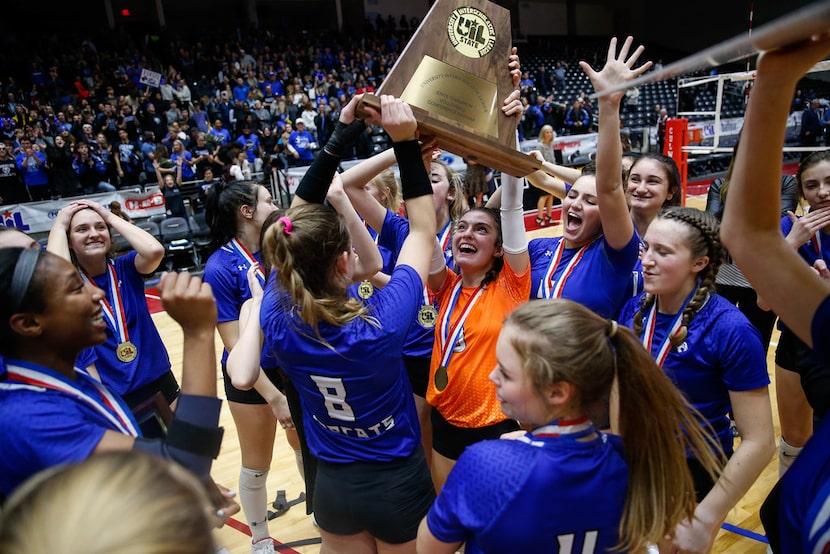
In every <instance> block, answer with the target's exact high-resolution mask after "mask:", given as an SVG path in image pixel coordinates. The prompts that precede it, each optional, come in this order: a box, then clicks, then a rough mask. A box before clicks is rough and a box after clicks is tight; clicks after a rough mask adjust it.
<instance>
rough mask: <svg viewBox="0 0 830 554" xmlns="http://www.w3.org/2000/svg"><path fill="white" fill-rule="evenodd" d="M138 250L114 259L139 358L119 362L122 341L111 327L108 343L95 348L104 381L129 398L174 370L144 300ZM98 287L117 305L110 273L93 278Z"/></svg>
mask: <svg viewBox="0 0 830 554" xmlns="http://www.w3.org/2000/svg"><path fill="white" fill-rule="evenodd" d="M137 255H138V253H137V252H136V251H132V252H129V253H128V254H124V255H123V256H121V257H120V258H116V259H115V260H113V263H114V264H115V265H114V267H115V275H116V276H117V278H118V286H119V288H120V289H121V300H122V302H123V304H124V315H125V316H126V318H127V330H128V332H129V339H130V342H132V343H133V344H134V345H135V346H136V350H137V353H136V357H135V359H134V360H133V361H131V362H122V361H121V360H119V359H118V354H117V350H118V344H119V342H120V339H119V338H118V336H116V334H115V331H114V330H113V328H112V327H111V326H109V325H108V326H107V340H106V341H105V342H104V343H103V344H99V345H97V346H94V347H93V348H94V349H95V355H96V356H97V360H95V368H96V369H97V370H98V374H99V375H100V376H101V382H102V383H104V384H105V385H107V386H108V387H109V388H110V389H112V390H114V391H115V392H116V393H118V395H119V396H125V395H127V394H129V393H131V392H133V391H135V390H138V389H139V388H141V387H143V386H144V385H147V384H150V383H152V382H153V381H155V380H156V379H158V378H159V377H161V376H162V375H164V374H166V373H168V372H169V371H170V358H169V357H168V355H167V348H165V346H164V343H163V342H162V340H161V336H159V332H158V329H156V325H155V323H153V318H152V317H151V316H150V310H149V309H148V308H147V300H146V298H145V297H144V276H143V275H142V274H141V273H139V272H138V270H137V269H136V267H135V258H136V256H137ZM92 280H93V281H94V282H95V286H96V287H98V288H100V289H101V290H102V291H104V293H106V299H107V302H109V304H110V306H113V305H114V304H113V298H112V291H111V290H110V285H109V276H108V273H107V272H104V273H103V274H101V275H97V276H95V277H92Z"/></svg>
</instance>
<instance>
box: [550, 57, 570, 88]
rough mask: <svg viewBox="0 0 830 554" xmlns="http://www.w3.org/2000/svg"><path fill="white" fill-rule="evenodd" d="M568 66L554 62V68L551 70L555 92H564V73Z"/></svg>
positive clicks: (561, 62) (560, 62)
mask: <svg viewBox="0 0 830 554" xmlns="http://www.w3.org/2000/svg"><path fill="white" fill-rule="evenodd" d="M567 69H568V66H567V64H566V63H565V62H563V61H562V60H560V61H558V62H556V68H555V69H554V70H553V81H554V84H555V86H556V90H557V92H562V91H563V90H565V85H566V84H567V82H566V78H565V77H566V72H567Z"/></svg>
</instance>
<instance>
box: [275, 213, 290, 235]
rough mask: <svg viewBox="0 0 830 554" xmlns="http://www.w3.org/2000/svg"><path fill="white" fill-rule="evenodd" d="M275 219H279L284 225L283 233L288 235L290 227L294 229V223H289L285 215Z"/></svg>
mask: <svg viewBox="0 0 830 554" xmlns="http://www.w3.org/2000/svg"><path fill="white" fill-rule="evenodd" d="M277 221H281V222H282V223H283V225H285V234H286V235H290V234H291V231H292V229H294V225H293V224H292V223H291V220H290V219H288V217H286V216H282V217H280V218H279V219H277Z"/></svg>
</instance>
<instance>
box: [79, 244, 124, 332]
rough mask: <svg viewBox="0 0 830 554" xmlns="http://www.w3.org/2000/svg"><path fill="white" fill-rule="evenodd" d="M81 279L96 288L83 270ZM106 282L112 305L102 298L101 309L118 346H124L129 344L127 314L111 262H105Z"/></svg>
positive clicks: (113, 265)
mask: <svg viewBox="0 0 830 554" xmlns="http://www.w3.org/2000/svg"><path fill="white" fill-rule="evenodd" d="M81 277H83V278H84V280H85V281H87V282H88V283H90V284H92V285H95V286H97V285H96V284H95V281H94V280H93V279H92V277H90V276H89V275H88V274H87V272H86V271H84V270H83V269H82V270H81ZM107 282H108V283H109V289H110V290H109V297H110V298H111V299H112V304H110V303H109V301H108V300H107V299H106V298H102V299H101V302H100V304H101V309H102V310H103V312H104V317H105V318H106V320H107V322H109V324H110V327H111V328H112V330H113V332H114V333H115V335H116V337H117V339H118V344H124V343H126V342H129V340H130V332H129V331H128V330H127V314H126V313H125V312H124V300H123V299H122V298H121V287H119V286H118V275H116V273H115V264H114V263H113V262H112V260H109V261H108V262H107Z"/></svg>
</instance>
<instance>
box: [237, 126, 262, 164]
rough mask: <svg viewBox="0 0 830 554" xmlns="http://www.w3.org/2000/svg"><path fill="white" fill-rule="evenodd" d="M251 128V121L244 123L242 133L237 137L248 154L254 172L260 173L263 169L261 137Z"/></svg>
mask: <svg viewBox="0 0 830 554" xmlns="http://www.w3.org/2000/svg"><path fill="white" fill-rule="evenodd" d="M251 129H252V127H251V124H250V123H244V127H243V128H242V134H241V135H240V136H239V138H237V139H236V142H238V143H239V144H240V145H241V146H242V150H243V151H244V152H245V154H246V155H247V156H248V163H249V164H250V165H251V170H252V171H253V172H254V173H259V172H260V171H262V147H261V146H260V142H259V137H258V136H257V135H256V133H254V132H252V130H251Z"/></svg>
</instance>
